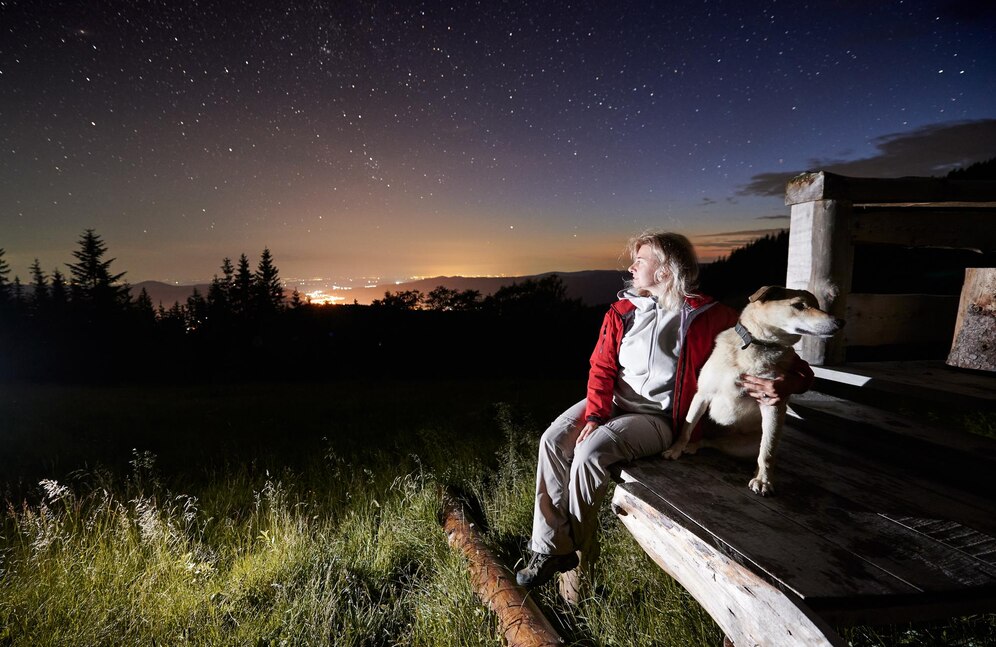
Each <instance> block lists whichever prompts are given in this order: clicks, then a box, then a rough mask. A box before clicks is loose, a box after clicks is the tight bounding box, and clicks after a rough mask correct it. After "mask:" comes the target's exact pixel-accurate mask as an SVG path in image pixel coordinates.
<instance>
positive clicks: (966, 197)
mask: <svg viewBox="0 0 996 647" xmlns="http://www.w3.org/2000/svg"><path fill="white" fill-rule="evenodd" d="M814 200H849V201H851V202H853V203H855V204H859V203H860V204H885V203H903V204H909V203H918V204H936V203H944V202H986V203H989V202H996V182H993V181H991V180H985V181H975V180H948V179H945V178H931V177H904V178H856V177H847V176H844V175H837V174H836V173H827V172H826V171H815V172H810V173H803V174H802V175H798V176H796V177H794V178H792V179H791V180H789V182H788V184H787V185H786V187H785V204H787V205H794V204H799V203H801V202H812V201H814Z"/></svg>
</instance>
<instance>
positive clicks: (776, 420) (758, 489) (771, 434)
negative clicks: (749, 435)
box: [747, 403, 788, 496]
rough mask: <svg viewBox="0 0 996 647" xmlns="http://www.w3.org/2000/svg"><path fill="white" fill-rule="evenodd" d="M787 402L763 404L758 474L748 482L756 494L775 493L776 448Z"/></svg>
mask: <svg viewBox="0 0 996 647" xmlns="http://www.w3.org/2000/svg"><path fill="white" fill-rule="evenodd" d="M786 409H788V405H787V404H785V403H781V404H778V405H776V406H769V405H761V450H760V451H759V452H758V454H757V475H756V476H755V477H754V478H752V479H751V480H750V483H748V484H747V487H749V488H750V489H751V490H753V491H754V493H755V494H760V495H761V496H767V495H769V494H774V493H775V483H774V478H773V477H772V472H773V471H774V468H775V450H776V449H777V448H778V440H779V438H780V437H781V434H782V424H783V423H784V422H785V411H786Z"/></svg>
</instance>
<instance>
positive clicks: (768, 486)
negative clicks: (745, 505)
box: [747, 477, 775, 496]
mask: <svg viewBox="0 0 996 647" xmlns="http://www.w3.org/2000/svg"><path fill="white" fill-rule="evenodd" d="M747 487H749V488H750V490H751V492H753V493H754V494H760V495H761V496H768V495H769V494H774V493H775V484H774V483H772V482H771V481H768V480H765V479H760V478H757V477H755V478H752V479H751V480H750V483H748V484H747Z"/></svg>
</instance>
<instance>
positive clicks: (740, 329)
mask: <svg viewBox="0 0 996 647" xmlns="http://www.w3.org/2000/svg"><path fill="white" fill-rule="evenodd" d="M733 330H735V331H736V333H737V334H738V335H740V339H742V340H743V341H744V345H743V346H741V347H740V350H746V349H747V347H748V346H750V345H751V344H757V345H758V346H776V345H777V344H772V343H771V342H769V341H764V340H761V339H757V338H755V337H754V335H752V334H750V331H749V330H747V328H745V327H744V325H743V324H742V323H740V322H739V321H738V322H737V325H735V326H734V327H733Z"/></svg>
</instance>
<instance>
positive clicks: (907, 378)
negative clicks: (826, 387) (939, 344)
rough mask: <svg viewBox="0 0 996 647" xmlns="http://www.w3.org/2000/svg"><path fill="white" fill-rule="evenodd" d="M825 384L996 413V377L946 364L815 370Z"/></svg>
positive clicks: (854, 365)
mask: <svg viewBox="0 0 996 647" xmlns="http://www.w3.org/2000/svg"><path fill="white" fill-rule="evenodd" d="M813 372H814V373H816V377H817V378H819V379H821V380H828V381H831V382H838V383H841V384H846V385H850V386H856V387H860V388H862V389H870V390H877V391H885V392H889V393H897V394H900V395H907V396H909V397H912V398H916V399H918V400H921V401H926V402H938V403H944V404H952V405H956V406H964V407H970V408H980V409H996V375H987V374H978V373H968V372H965V371H959V370H957V369H954V368H951V367H950V366H946V365H945V364H944V362H942V361H939V360H937V361H929V360H925V361H911V362H854V363H849V364H846V365H843V366H835V367H826V366H814V367H813Z"/></svg>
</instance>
